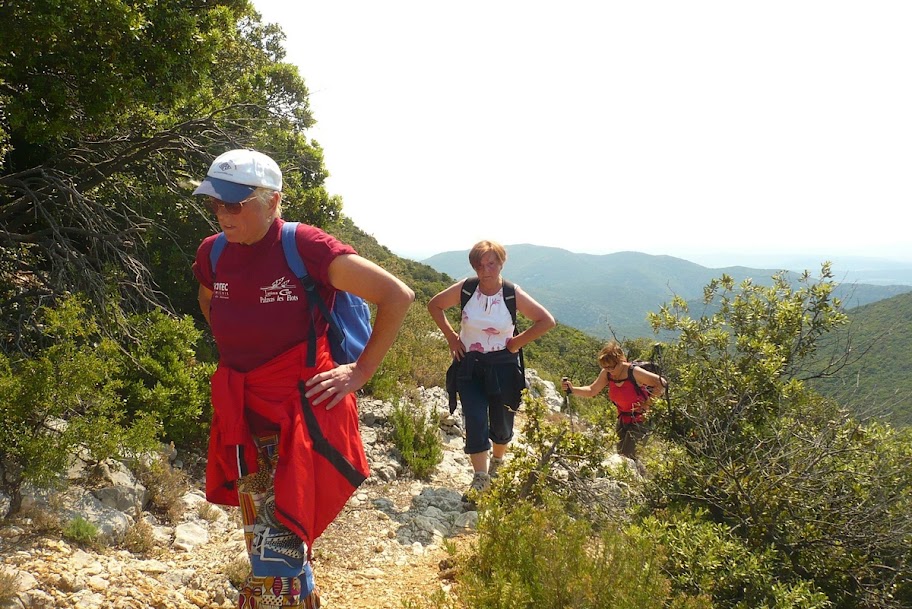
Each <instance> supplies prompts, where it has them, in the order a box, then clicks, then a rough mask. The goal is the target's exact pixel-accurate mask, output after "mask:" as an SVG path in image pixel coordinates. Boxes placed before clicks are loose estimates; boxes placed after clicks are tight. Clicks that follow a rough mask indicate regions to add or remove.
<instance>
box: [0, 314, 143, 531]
mask: <svg viewBox="0 0 912 609" xmlns="http://www.w3.org/2000/svg"><path fill="white" fill-rule="evenodd" d="M38 316H39V318H40V321H41V325H42V328H43V331H44V337H45V342H46V343H47V346H46V347H45V348H44V349H42V350H41V351H39V352H38V353H36V354H35V355H34V356H33V357H29V358H26V357H22V356H18V357H15V358H13V357H10V356H7V355H3V354H0V436H2V437H3V438H4V442H3V443H2V445H0V462H2V463H3V464H4V476H3V477H2V480H0V487H2V490H3V491H5V492H6V493H7V494H8V495H9V496H10V497H11V501H10V509H9V512H10V513H15V512H16V511H18V510H19V508H20V507H21V487H22V484H24V483H25V482H32V483H35V484H36V485H38V486H46V485H48V484H51V483H53V482H54V481H55V480H56V479H57V478H58V476H59V474H60V472H62V471H65V470H66V468H67V466H68V463H69V460H70V458H71V456H72V454H73V453H74V452H76V451H77V450H84V451H86V453H87V458H88V459H90V460H93V461H103V460H105V459H108V458H112V457H113V458H117V457H120V456H122V455H124V454H126V453H128V452H138V451H143V450H148V449H149V448H151V447H153V446H155V444H156V434H157V432H158V427H157V425H156V422H155V420H154V419H153V418H152V417H148V416H144V415H143V414H142V413H137V414H136V415H135V416H132V417H128V416H127V415H126V413H125V406H124V401H123V398H122V397H121V395H120V394H119V390H120V389H121V387H122V383H121V381H120V380H119V379H118V375H119V374H120V372H121V368H122V360H121V357H122V350H121V349H120V347H119V346H118V345H117V344H116V343H115V342H114V341H113V340H111V339H109V338H106V337H105V336H103V335H102V334H101V333H100V331H99V328H98V324H97V323H96V320H95V318H94V317H93V316H92V315H90V314H89V313H88V312H87V310H86V307H85V304H84V302H83V300H81V299H79V298H77V297H71V298H69V299H67V300H64V301H62V302H60V303H59V304H58V306H57V307H56V308H44V309H41V310H39V312H38Z"/></svg>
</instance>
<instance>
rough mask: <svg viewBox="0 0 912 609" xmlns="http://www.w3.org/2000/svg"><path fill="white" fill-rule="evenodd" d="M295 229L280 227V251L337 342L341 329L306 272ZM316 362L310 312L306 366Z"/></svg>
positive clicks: (290, 224) (294, 226)
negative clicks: (283, 253)
mask: <svg viewBox="0 0 912 609" xmlns="http://www.w3.org/2000/svg"><path fill="white" fill-rule="evenodd" d="M297 228H298V222H286V223H284V224H283V225H282V251H284V252H285V262H286V264H288V268H290V269H291V272H292V273H294V274H295V277H297V278H298V280H300V282H301V285H303V286H304V290H305V291H306V292H307V302H308V303H310V305H311V307H313V305H316V306H317V308H318V309H319V310H320V314H321V315H323V319H325V320H326V322H327V323H328V324H329V331H330V332H332V333H333V334H334V335H335V337H336V339H337V340H339V341H341V340H342V338H343V336H342V329H341V328H339V324H338V323H337V322H336V318H335V317H334V316H333V315H331V314H330V312H329V307H327V306H326V302H325V301H324V300H323V297H322V296H320V293H319V292H318V291H317V285H316V284H315V283H314V280H313V278H312V277H311V276H310V274H309V273H308V272H307V267H306V266H305V265H304V259H303V258H301V252H299V251H298V242H297V241H296V240H295V231H296V230H297ZM316 362H317V332H316V328H315V327H314V321H313V313H312V312H311V315H310V339H309V340H308V345H307V365H308V366H310V367H313V366H315V365H316Z"/></svg>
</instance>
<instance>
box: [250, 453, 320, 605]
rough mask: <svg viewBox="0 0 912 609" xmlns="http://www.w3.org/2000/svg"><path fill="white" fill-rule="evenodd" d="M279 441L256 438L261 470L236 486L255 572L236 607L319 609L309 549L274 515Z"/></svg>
mask: <svg viewBox="0 0 912 609" xmlns="http://www.w3.org/2000/svg"><path fill="white" fill-rule="evenodd" d="M278 440H279V437H278V435H271V436H264V437H261V438H255V441H256V443H257V446H258V447H259V451H260V452H259V455H258V459H257V460H258V462H259V468H260V471H258V472H257V473H255V474H250V475H249V476H244V477H243V478H241V479H240V480H239V481H238V496H239V497H240V500H241V517H242V519H243V522H244V539H245V541H246V542H247V554H248V555H249V556H250V566H251V571H252V572H251V575H250V576H249V577H248V578H247V581H246V582H245V583H244V586H243V587H242V588H241V593H240V597H239V598H238V607H239V609H268V608H271V607H291V608H295V609H319V607H320V595H319V593H318V592H317V588H316V585H315V584H314V577H313V570H312V568H311V566H310V561H309V560H308V559H307V544H305V543H304V542H302V541H301V539H300V538H299V537H298V536H297V535H295V534H294V533H292V532H291V531H289V530H288V529H287V528H285V526H284V525H282V523H281V522H279V520H278V519H277V518H276V516H275V492H274V488H273V480H274V477H275V467H276V462H277V461H278V454H277V448H278Z"/></svg>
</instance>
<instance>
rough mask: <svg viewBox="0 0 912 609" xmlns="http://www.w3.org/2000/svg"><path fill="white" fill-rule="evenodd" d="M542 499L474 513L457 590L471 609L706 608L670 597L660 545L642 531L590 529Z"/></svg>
mask: <svg viewBox="0 0 912 609" xmlns="http://www.w3.org/2000/svg"><path fill="white" fill-rule="evenodd" d="M542 500H543V501H542V504H541V505H540V506H533V505H531V504H529V503H519V504H516V506H515V508H513V509H506V508H501V507H496V506H490V507H489V508H488V509H487V510H485V512H484V513H483V515H482V516H481V517H480V518H479V523H478V531H479V537H478V547H477V551H476V553H475V554H473V555H472V556H471V557H470V558H469V560H468V561H467V564H466V565H465V568H464V569H462V570H461V572H460V575H461V576H460V584H461V587H460V597H461V598H462V599H463V601H464V602H465V604H466V606H468V607H473V608H475V609H495V608H497V609H500V608H503V609H507V608H511V609H512V608H515V607H542V608H552V609H561V608H563V607H586V608H592V609H596V608H599V607H604V608H606V609H608V608H611V609H622V608H625V607H630V608H633V607H637V608H644V607H682V608H683V607H690V608H693V609H696V608H697V607H707V608H708V607H710V606H711V605H710V604H709V603H708V602H707V600H706V599H705V598H703V599H701V598H699V597H697V596H694V597H691V598H686V597H684V596H682V595H679V596H677V598H674V597H673V596H672V595H671V593H670V586H669V584H668V581H667V579H666V577H665V576H664V575H663V574H662V572H661V570H660V565H661V564H662V560H661V555H660V551H659V550H658V549H657V547H656V546H655V545H654V544H653V543H651V542H650V541H649V540H648V539H647V538H646V537H645V536H640V537H635V536H631V535H625V534H624V533H623V532H622V531H620V530H618V529H605V530H602V531H601V532H600V533H596V532H595V531H593V530H592V527H591V525H590V524H589V523H588V522H587V521H586V520H584V519H578V518H573V517H571V516H570V515H568V514H567V513H566V511H565V510H564V505H563V503H562V502H561V501H558V500H556V499H554V498H552V497H550V496H548V495H545V496H543V497H542Z"/></svg>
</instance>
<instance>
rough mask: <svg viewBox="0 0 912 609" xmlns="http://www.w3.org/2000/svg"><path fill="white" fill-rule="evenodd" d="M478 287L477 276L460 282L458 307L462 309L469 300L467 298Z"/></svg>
mask: <svg viewBox="0 0 912 609" xmlns="http://www.w3.org/2000/svg"><path fill="white" fill-rule="evenodd" d="M477 287H478V277H469V278H468V279H466V280H465V281H463V282H462V291H460V292H459V309H460V310H462V309H464V308H465V306H466V305H467V304H468V302H469V298H471V297H472V294H474V293H475V289H476V288H477Z"/></svg>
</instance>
